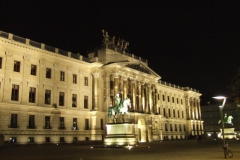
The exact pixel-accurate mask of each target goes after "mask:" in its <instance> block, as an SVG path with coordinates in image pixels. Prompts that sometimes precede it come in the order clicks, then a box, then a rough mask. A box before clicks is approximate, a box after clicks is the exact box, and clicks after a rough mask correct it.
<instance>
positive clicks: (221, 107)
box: [213, 96, 227, 158]
mask: <svg viewBox="0 0 240 160" xmlns="http://www.w3.org/2000/svg"><path fill="white" fill-rule="evenodd" d="M213 98H214V99H219V100H223V103H222V105H221V106H219V109H220V116H221V122H222V137H223V151H224V157H225V158H226V155H225V138H224V121H223V114H222V110H223V107H224V105H225V103H226V99H227V97H224V96H216V97H213Z"/></svg>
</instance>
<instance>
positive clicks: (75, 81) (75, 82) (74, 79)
mask: <svg viewBox="0 0 240 160" xmlns="http://www.w3.org/2000/svg"><path fill="white" fill-rule="evenodd" d="M73 83H74V84H77V75H76V74H73Z"/></svg>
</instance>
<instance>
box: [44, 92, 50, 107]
mask: <svg viewBox="0 0 240 160" xmlns="http://www.w3.org/2000/svg"><path fill="white" fill-rule="evenodd" d="M50 103H51V91H50V90H45V104H50Z"/></svg>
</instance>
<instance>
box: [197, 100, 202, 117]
mask: <svg viewBox="0 0 240 160" xmlns="http://www.w3.org/2000/svg"><path fill="white" fill-rule="evenodd" d="M197 108H198V119H199V120H201V119H202V115H201V107H200V99H198V100H197Z"/></svg>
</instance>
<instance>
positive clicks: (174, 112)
mask: <svg viewBox="0 0 240 160" xmlns="http://www.w3.org/2000/svg"><path fill="white" fill-rule="evenodd" d="M173 117H174V118H175V109H173Z"/></svg>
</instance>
